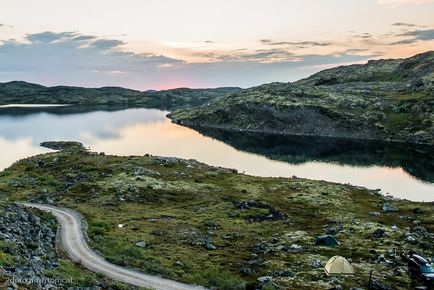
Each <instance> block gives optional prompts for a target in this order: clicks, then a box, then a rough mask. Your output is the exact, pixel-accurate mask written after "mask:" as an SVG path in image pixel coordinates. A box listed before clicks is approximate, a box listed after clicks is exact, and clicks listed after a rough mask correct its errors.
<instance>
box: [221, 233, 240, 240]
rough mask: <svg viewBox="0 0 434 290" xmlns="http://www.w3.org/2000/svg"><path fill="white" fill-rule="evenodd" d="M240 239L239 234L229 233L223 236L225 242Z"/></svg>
mask: <svg viewBox="0 0 434 290" xmlns="http://www.w3.org/2000/svg"><path fill="white" fill-rule="evenodd" d="M239 237H240V234H239V233H237V232H232V233H228V234H226V235H224V236H223V239H225V240H236V239H238V238H239Z"/></svg>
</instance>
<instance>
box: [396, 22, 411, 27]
mask: <svg viewBox="0 0 434 290" xmlns="http://www.w3.org/2000/svg"><path fill="white" fill-rule="evenodd" d="M392 25H393V26H403V27H417V25H416V24H413V23H404V22H396V23H393V24H392Z"/></svg>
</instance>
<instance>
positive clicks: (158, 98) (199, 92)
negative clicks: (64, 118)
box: [0, 81, 240, 110]
mask: <svg viewBox="0 0 434 290" xmlns="http://www.w3.org/2000/svg"><path fill="white" fill-rule="evenodd" d="M239 90H240V89H239V88H231V87H229V88H216V89H188V88H178V89H172V90H164V91H145V92H140V91H135V90H130V89H124V88H119V87H103V88H80V87H67V86H57V87H45V86H42V85H38V84H31V83H27V82H21V81H14V82H8V83H0V105H7V104H68V105H75V106H77V105H80V106H93V107H95V106H104V107H108V108H109V107H114V106H117V107H124V108H125V107H149V108H158V109H165V110H172V109H175V108H185V107H190V106H198V105H202V104H206V103H208V102H209V101H211V100H213V99H216V98H219V97H222V96H226V95H229V94H232V93H235V92H237V91H239Z"/></svg>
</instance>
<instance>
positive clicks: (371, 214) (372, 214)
mask: <svg viewBox="0 0 434 290" xmlns="http://www.w3.org/2000/svg"><path fill="white" fill-rule="evenodd" d="M369 215H370V216H380V215H381V213H380V212H378V211H370V212H369Z"/></svg>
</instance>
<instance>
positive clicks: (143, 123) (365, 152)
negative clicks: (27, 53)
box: [0, 107, 434, 201]
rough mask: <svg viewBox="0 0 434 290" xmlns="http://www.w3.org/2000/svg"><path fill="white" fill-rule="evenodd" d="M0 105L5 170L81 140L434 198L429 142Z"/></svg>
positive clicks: (123, 151) (142, 112)
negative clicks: (51, 145)
mask: <svg viewBox="0 0 434 290" xmlns="http://www.w3.org/2000/svg"><path fill="white" fill-rule="evenodd" d="M116 109H118V110H113V111H94V109H92V108H74V107H51V108H42V107H38V108H0V169H4V168H6V167H8V166H10V165H11V164H12V163H13V162H14V161H16V160H18V159H20V158H24V157H28V156H31V155H35V154H38V153H42V152H48V151H49V150H48V149H44V148H41V147H39V143H40V142H43V141H49V140H76V141H80V142H82V143H83V144H85V145H86V146H89V147H91V149H92V150H95V151H104V152H106V153H108V154H116V155H143V154H146V153H149V154H152V155H161V156H176V157H181V158H193V159H197V160H199V161H202V162H205V163H207V164H210V165H217V166H223V167H230V168H236V169H238V170H239V171H240V172H245V173H247V174H251V175H257V176H284V177H288V176H293V175H296V176H298V177H305V178H310V179H321V180H327V181H334V182H340V183H350V184H353V185H359V186H365V187H368V188H372V189H377V188H379V189H381V190H382V191H383V193H389V194H391V195H393V196H396V197H399V198H406V199H410V200H418V201H419V200H425V201H433V200H434V152H433V148H430V147H427V146H416V145H405V144H390V143H386V142H372V141H362V142H360V141H351V140H343V139H331V138H308V137H296V136H291V137H288V136H286V137H285V136H276V135H265V134H249V133H240V132H225V131H221V130H209V129H207V130H203V129H200V128H198V129H197V131H196V130H193V129H189V128H185V127H181V126H179V125H176V124H172V123H171V122H170V120H169V119H167V118H166V117H165V115H166V114H167V112H165V111H160V110H154V109H122V108H116Z"/></svg>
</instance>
